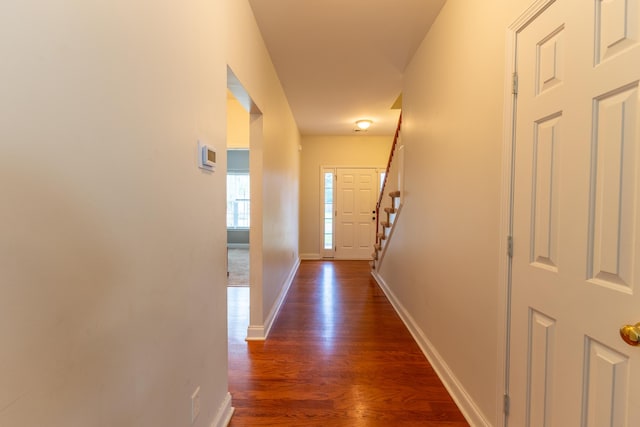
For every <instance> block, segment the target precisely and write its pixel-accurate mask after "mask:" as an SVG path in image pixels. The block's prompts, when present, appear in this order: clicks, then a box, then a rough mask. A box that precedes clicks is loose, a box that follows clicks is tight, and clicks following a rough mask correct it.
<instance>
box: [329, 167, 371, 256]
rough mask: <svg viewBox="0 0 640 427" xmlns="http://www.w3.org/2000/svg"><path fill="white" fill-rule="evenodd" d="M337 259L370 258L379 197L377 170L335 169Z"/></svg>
mask: <svg viewBox="0 0 640 427" xmlns="http://www.w3.org/2000/svg"><path fill="white" fill-rule="evenodd" d="M336 191H337V193H338V194H337V196H338V197H337V204H336V210H337V217H336V254H335V256H336V258H339V259H371V254H372V253H373V244H374V243H375V228H376V220H375V209H376V202H377V200H378V194H379V189H378V172H377V171H376V169H365V168H362V169H338V170H337V185H336Z"/></svg>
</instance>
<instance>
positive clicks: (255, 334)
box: [246, 258, 300, 341]
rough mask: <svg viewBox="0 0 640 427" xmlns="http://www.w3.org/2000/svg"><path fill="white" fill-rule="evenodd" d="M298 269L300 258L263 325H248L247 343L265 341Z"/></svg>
mask: <svg viewBox="0 0 640 427" xmlns="http://www.w3.org/2000/svg"><path fill="white" fill-rule="evenodd" d="M298 267H300V258H298V259H297V260H296V262H295V264H294V265H293V268H291V271H290V272H289V276H287V280H285V283H284V286H283V287H282V290H281V291H280V294H279V295H278V298H276V302H275V303H274V304H273V307H272V308H271V311H270V312H269V315H268V316H267V318H266V319H265V321H264V325H249V327H248V328H247V338H246V340H247V341H264V340H266V339H267V337H268V336H269V332H271V327H272V326H273V322H274V321H275V320H276V317H277V316H278V313H279V312H280V309H281V308H282V304H284V300H285V298H286V297H287V293H288V292H289V288H291V284H292V283H293V278H294V277H295V275H296V273H297V271H298Z"/></svg>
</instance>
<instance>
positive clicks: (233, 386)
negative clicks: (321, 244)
mask: <svg viewBox="0 0 640 427" xmlns="http://www.w3.org/2000/svg"><path fill="white" fill-rule="evenodd" d="M242 292H245V295H244V298H245V300H246V298H247V297H248V293H247V292H248V289H247V288H244V289H243V288H229V301H230V306H232V305H233V304H234V300H235V304H236V305H239V306H242V305H243V304H246V303H245V302H243V294H242ZM244 308H245V309H244V311H241V310H235V311H234V308H233V307H230V317H229V318H230V320H229V389H230V392H231V395H232V398H233V400H232V403H233V406H234V407H235V408H236V411H235V414H234V416H233V418H232V420H231V424H230V426H232V427H239V426H468V425H469V424H468V423H467V422H466V421H465V419H464V417H463V416H462V414H461V413H460V411H459V410H458V408H457V407H456V405H455V403H454V402H453V400H452V399H451V397H450V396H449V395H448V393H447V391H446V389H445V388H444V387H443V385H442V383H441V382H440V380H439V379H438V377H437V376H436V374H435V372H434V371H433V368H431V366H430V365H429V363H428V362H427V360H426V358H425V357H424V355H423V354H422V352H421V351H420V349H419V348H418V346H417V344H416V343H415V341H414V340H413V338H412V337H411V335H410V333H409V332H408V331H407V329H406V327H405V326H404V324H403V323H402V321H401V320H400V318H399V317H398V316H397V314H396V313H395V311H394V309H393V307H392V306H391V304H390V303H389V302H388V300H387V298H386V297H385V295H384V293H383V292H382V291H381V290H380V289H379V288H378V286H377V284H376V283H375V281H374V280H373V278H371V275H370V274H369V266H368V263H367V262H366V261H303V262H302V264H301V265H300V268H299V270H298V273H297V275H296V277H295V279H294V282H293V284H292V285H291V289H290V291H289V294H288V297H287V299H286V301H285V304H284V305H283V308H282V310H281V312H280V314H279V316H278V318H277V319H276V322H275V324H274V326H273V328H272V330H271V333H270V335H269V338H268V339H267V341H265V342H245V341H244V337H245V335H246V326H247V323H248V319H247V317H246V316H247V314H248V311H247V310H246V305H245V306H244ZM242 313H244V314H242Z"/></svg>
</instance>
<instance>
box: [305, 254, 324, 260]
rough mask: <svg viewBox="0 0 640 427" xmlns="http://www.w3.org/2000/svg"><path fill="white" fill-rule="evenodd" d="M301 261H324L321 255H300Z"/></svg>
mask: <svg viewBox="0 0 640 427" xmlns="http://www.w3.org/2000/svg"><path fill="white" fill-rule="evenodd" d="M300 259H301V260H310V259H322V257H321V256H320V254H300Z"/></svg>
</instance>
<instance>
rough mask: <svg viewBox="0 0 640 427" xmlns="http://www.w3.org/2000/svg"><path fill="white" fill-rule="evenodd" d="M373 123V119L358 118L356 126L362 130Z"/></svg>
mask: <svg viewBox="0 0 640 427" xmlns="http://www.w3.org/2000/svg"><path fill="white" fill-rule="evenodd" d="M371 123H373V122H372V121H371V120H358V121H356V126H357V127H358V129H360V130H367V129H369V126H371Z"/></svg>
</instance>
